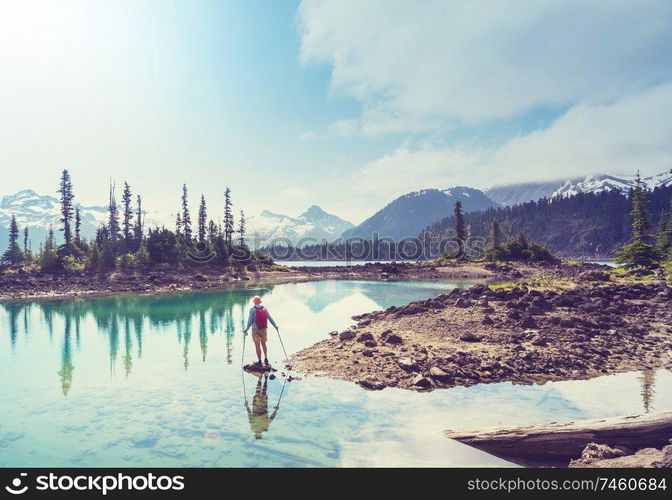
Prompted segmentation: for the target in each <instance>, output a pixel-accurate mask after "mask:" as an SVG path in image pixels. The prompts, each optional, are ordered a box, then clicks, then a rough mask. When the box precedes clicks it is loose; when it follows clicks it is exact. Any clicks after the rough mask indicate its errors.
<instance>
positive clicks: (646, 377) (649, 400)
mask: <svg viewBox="0 0 672 500" xmlns="http://www.w3.org/2000/svg"><path fill="white" fill-rule="evenodd" d="M639 383H640V384H641V385H642V389H641V395H642V406H644V411H645V412H646V413H649V412H650V411H651V410H652V409H653V406H652V405H653V397H654V395H655V394H656V390H655V386H656V372H655V371H654V370H642V371H641V372H640V374H639Z"/></svg>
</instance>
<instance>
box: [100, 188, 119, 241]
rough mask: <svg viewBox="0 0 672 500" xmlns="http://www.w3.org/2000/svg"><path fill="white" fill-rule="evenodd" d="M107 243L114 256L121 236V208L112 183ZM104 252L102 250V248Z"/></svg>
mask: <svg viewBox="0 0 672 500" xmlns="http://www.w3.org/2000/svg"><path fill="white" fill-rule="evenodd" d="M108 215H109V217H108V223H107V241H108V246H109V249H110V251H111V252H112V253H113V254H114V252H115V250H116V247H117V243H118V242H119V239H120V237H121V235H120V234H119V208H118V207H117V199H116V197H115V195H114V184H112V183H111V182H110V203H109V205H108ZM101 251H102V248H101Z"/></svg>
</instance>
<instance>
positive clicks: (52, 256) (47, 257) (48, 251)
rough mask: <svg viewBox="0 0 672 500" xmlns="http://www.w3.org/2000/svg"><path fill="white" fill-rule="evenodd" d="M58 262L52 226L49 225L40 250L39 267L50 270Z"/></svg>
mask: <svg viewBox="0 0 672 500" xmlns="http://www.w3.org/2000/svg"><path fill="white" fill-rule="evenodd" d="M57 263H58V254H57V253H56V241H55V238H54V228H53V227H52V226H51V225H50V226H49V232H48V233H47V239H46V241H45V242H44V246H43V247H42V251H41V252H40V267H41V268H42V269H45V270H51V269H54V268H55V267H56V265H57Z"/></svg>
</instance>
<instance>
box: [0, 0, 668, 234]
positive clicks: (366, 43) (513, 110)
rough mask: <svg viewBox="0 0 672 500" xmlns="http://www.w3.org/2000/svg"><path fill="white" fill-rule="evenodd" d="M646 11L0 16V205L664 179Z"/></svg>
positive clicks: (353, 213)
mask: <svg viewBox="0 0 672 500" xmlns="http://www.w3.org/2000/svg"><path fill="white" fill-rule="evenodd" d="M669 46H672V6H671V5H670V3H669V2H665V1H653V0H652V1H644V2H634V1H632V2H630V1H625V0H619V1H614V2H601V1H591V0H587V1H574V0H567V1H550V0H534V1H526V0H520V1H506V0H502V1H496V2H495V1H488V0H482V1H480V0H479V1H469V2H461V1H460V2H458V1H439V0H427V1H424V2H412V1H402V0H370V1H367V2H357V1H350V0H336V1H319V0H307V1H303V2H299V1H271V0H266V1H262V0H254V1H228V2H222V1H219V2H218V1H202V0H201V1H191V2H186V1H139V2H131V1H120V2H103V1H83V0H80V1H73V2H67V3H66V4H57V3H56V2H46V1H42V2H36V1H26V2H21V3H18V2H6V3H2V4H1V6H0V65H2V67H3V78H2V79H0V107H2V109H3V113H2V114H0V130H2V131H3V134H2V136H1V137H0V169H2V173H3V183H2V189H1V192H0V195H3V194H9V193H12V192H14V191H17V190H19V189H23V188H33V189H35V190H37V191H38V192H42V193H53V191H54V189H55V186H56V180H57V177H58V172H59V171H60V169H62V168H68V169H70V171H71V173H72V176H73V181H74V183H75V188H76V196H77V198H78V199H79V201H80V202H82V203H85V204H102V203H104V201H105V198H106V194H107V182H108V179H109V178H110V177H112V178H113V179H114V180H116V182H117V183H118V184H120V183H121V182H123V181H124V180H128V182H129V183H130V184H131V186H132V187H133V188H134V190H136V191H138V192H140V193H141V194H142V195H143V197H144V199H145V206H147V207H148V209H150V210H158V211H162V212H165V213H169V212H171V211H172V212H174V211H175V208H176V207H177V203H178V198H179V194H180V188H181V185H182V183H184V182H186V183H187V184H188V186H189V188H190V191H191V193H192V197H193V199H194V202H193V205H194V209H195V208H196V204H197V202H196V197H198V196H200V194H201V193H203V194H204V195H205V196H206V199H207V200H208V202H209V205H210V207H211V210H212V211H213V212H217V211H219V210H220V209H221V206H222V192H223V189H224V187H225V186H227V185H228V186H230V187H231V188H232V189H233V193H234V200H235V201H236V202H237V205H238V207H240V208H243V209H245V210H246V212H247V213H248V214H255V213H258V212H260V211H261V210H262V209H268V210H271V211H275V212H281V213H287V214H289V215H298V214H299V213H300V212H302V211H303V210H304V209H305V208H307V207H308V206H310V205H312V204H319V205H320V206H322V207H323V208H324V209H326V210H327V211H330V212H333V213H336V214H338V215H340V216H342V217H344V218H346V219H349V220H351V221H353V222H359V221H361V220H362V219H363V218H365V217H367V216H369V215H371V214H372V213H373V212H375V211H376V210H377V209H379V208H380V207H381V206H382V205H384V204H385V203H387V202H389V201H391V200H392V199H393V198H395V197H396V196H399V195H401V194H403V193H405V192H408V191H411V190H415V189H420V188H424V187H440V188H444V187H450V186H453V185H460V184H462V185H465V184H466V185H470V186H473V187H478V188H486V187H488V186H491V185H493V184H502V183H507V182H518V181H529V180H547V179H555V178H560V177H565V176H568V175H572V176H573V175H586V174H590V173H598V172H605V173H614V174H629V173H632V172H633V171H634V170H635V169H637V168H640V169H642V170H643V171H644V172H646V173H655V172H659V171H662V170H664V169H665V168H670V167H672V119H671V118H670V117H671V116H672V113H671V112H672V83H671V80H672V69H671V68H672V56H671V55H670V51H669V50H667V48H668V47H669Z"/></svg>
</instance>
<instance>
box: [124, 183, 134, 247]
mask: <svg viewBox="0 0 672 500" xmlns="http://www.w3.org/2000/svg"><path fill="white" fill-rule="evenodd" d="M132 200H133V198H132V195H131V186H129V185H128V182H124V192H123V193H122V195H121V202H122V204H123V208H124V213H123V219H122V228H123V235H124V244H125V250H126V251H129V250H130V249H131V248H132V246H133V245H132V240H133V235H132V233H131V229H132V226H133V222H132V219H133V210H132V208H131V201H132Z"/></svg>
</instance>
